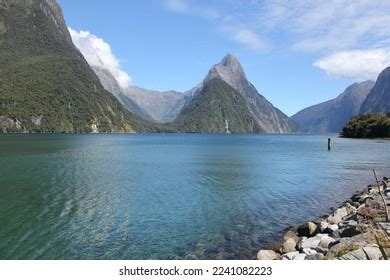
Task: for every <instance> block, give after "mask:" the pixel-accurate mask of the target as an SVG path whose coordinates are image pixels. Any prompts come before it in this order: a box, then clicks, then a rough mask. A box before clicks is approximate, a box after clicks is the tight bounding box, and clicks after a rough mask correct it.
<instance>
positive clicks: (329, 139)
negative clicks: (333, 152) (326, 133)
mask: <svg viewBox="0 0 390 280" xmlns="http://www.w3.org/2000/svg"><path fill="white" fill-rule="evenodd" d="M331 141H332V139H331V138H328V151H330V143H331Z"/></svg>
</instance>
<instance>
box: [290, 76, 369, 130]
mask: <svg viewBox="0 0 390 280" xmlns="http://www.w3.org/2000/svg"><path fill="white" fill-rule="evenodd" d="M373 86H374V82H373V81H365V82H361V83H355V84H353V85H351V86H349V87H348V88H347V89H346V90H345V91H344V92H343V93H342V94H340V95H339V96H338V97H336V98H335V99H332V100H329V101H326V102H323V103H320V104H317V105H314V106H311V107H308V108H306V109H303V110H301V111H300V112H298V113H297V114H295V115H294V116H292V117H291V118H292V119H293V120H295V121H296V122H297V123H298V124H299V125H300V127H301V128H302V130H303V131H304V132H307V133H327V132H334V133H339V132H341V130H342V129H343V127H344V125H345V124H346V123H347V122H348V121H349V120H350V119H351V118H352V117H353V116H355V115H357V114H359V110H360V107H361V105H362V103H363V102H364V100H365V99H366V97H367V95H368V94H369V92H370V90H371V89H372V88H373Z"/></svg>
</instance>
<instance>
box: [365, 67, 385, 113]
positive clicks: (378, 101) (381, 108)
mask: <svg viewBox="0 0 390 280" xmlns="http://www.w3.org/2000/svg"><path fill="white" fill-rule="evenodd" d="M379 112H383V113H389V112H390V66H389V67H387V68H385V69H384V70H383V71H382V72H381V73H380V74H379V76H378V79H377V81H376V83H375V86H374V87H373V88H372V90H371V92H370V93H369V94H368V96H367V98H366V100H365V101H364V102H363V104H362V106H361V109H360V113H361V114H366V113H379Z"/></svg>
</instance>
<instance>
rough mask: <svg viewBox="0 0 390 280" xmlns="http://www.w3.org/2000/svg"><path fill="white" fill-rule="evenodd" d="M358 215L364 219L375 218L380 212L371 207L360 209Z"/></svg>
mask: <svg viewBox="0 0 390 280" xmlns="http://www.w3.org/2000/svg"><path fill="white" fill-rule="evenodd" d="M357 213H358V214H359V215H361V216H363V217H367V218H373V217H376V216H378V211H376V210H375V209H373V208H370V207H360V208H359V209H358V211H357Z"/></svg>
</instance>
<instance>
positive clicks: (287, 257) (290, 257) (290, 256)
mask: <svg viewBox="0 0 390 280" xmlns="http://www.w3.org/2000/svg"><path fill="white" fill-rule="evenodd" d="M297 255H299V252H298V251H294V252H290V253H287V254H284V255H283V256H282V260H289V261H291V260H293V259H294V257H295V256H297Z"/></svg>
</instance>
